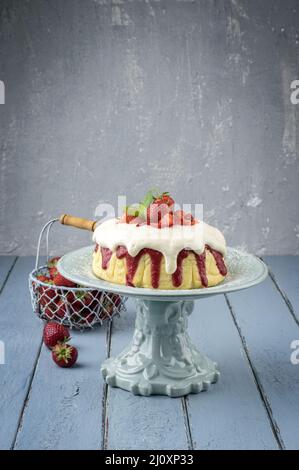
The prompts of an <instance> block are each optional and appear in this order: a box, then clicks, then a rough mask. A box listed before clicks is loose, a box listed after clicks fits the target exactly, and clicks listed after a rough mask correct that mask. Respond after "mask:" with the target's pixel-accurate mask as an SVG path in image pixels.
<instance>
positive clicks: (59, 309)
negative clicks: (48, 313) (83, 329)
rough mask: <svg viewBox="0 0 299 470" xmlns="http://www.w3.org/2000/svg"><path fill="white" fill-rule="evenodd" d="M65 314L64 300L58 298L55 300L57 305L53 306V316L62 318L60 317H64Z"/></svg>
mask: <svg viewBox="0 0 299 470" xmlns="http://www.w3.org/2000/svg"><path fill="white" fill-rule="evenodd" d="M65 314H66V306H65V302H64V300H63V299H60V300H59V301H58V302H57V305H56V308H55V316H56V317H58V318H60V319H62V318H64V317H65Z"/></svg>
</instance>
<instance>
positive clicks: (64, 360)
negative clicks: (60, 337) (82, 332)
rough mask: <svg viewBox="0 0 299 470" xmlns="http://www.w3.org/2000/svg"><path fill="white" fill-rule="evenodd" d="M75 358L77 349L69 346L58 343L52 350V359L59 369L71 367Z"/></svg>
mask: <svg viewBox="0 0 299 470" xmlns="http://www.w3.org/2000/svg"><path fill="white" fill-rule="evenodd" d="M77 357H78V351H77V348H75V346H71V345H70V344H66V343H58V344H56V346H54V348H53V349H52V359H53V361H54V362H55V364H57V365H58V366H59V367H72V366H73V365H74V364H75V362H76V360H77Z"/></svg>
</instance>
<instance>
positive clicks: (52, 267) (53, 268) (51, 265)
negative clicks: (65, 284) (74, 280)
mask: <svg viewBox="0 0 299 470" xmlns="http://www.w3.org/2000/svg"><path fill="white" fill-rule="evenodd" d="M59 260H60V256H55V257H54V258H51V259H50V260H49V261H48V263H47V267H48V271H49V275H50V278H51V279H54V277H55V276H56V274H58V270H57V263H58V261H59Z"/></svg>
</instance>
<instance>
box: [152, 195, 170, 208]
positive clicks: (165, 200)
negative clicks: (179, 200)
mask: <svg viewBox="0 0 299 470" xmlns="http://www.w3.org/2000/svg"><path fill="white" fill-rule="evenodd" d="M154 203H156V204H166V205H167V206H168V207H169V208H170V209H172V208H173V206H174V199H172V197H171V196H169V193H167V192H165V193H162V194H161V195H160V196H157V197H155V199H154Z"/></svg>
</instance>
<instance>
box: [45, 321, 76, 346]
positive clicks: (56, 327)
mask: <svg viewBox="0 0 299 470" xmlns="http://www.w3.org/2000/svg"><path fill="white" fill-rule="evenodd" d="M69 337H70V334H69V330H68V329H67V328H66V327H65V326H64V325H60V324H59V323H55V322H49V323H47V324H46V325H45V327H44V332H43V340H44V343H45V345H46V346H48V348H49V349H52V348H53V347H54V346H55V345H56V344H57V343H58V342H61V343H62V342H65V341H67V340H69Z"/></svg>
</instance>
